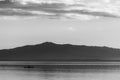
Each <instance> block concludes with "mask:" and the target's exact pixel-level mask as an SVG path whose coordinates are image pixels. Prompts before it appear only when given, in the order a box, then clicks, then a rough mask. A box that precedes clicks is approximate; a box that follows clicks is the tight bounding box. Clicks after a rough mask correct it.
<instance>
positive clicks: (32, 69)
mask: <svg viewBox="0 0 120 80" xmlns="http://www.w3.org/2000/svg"><path fill="white" fill-rule="evenodd" d="M0 80H120V65H119V64H118V65H117V63H116V65H97V64H96V65H90V64H89V65H80V64H79V65H30V66H28V65H1V66H0Z"/></svg>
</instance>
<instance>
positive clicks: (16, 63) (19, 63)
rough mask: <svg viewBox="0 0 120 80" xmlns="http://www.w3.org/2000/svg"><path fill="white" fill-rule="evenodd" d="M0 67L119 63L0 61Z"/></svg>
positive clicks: (105, 63)
mask: <svg viewBox="0 0 120 80" xmlns="http://www.w3.org/2000/svg"><path fill="white" fill-rule="evenodd" d="M0 65H6V66H7V65H16V66H17V65H38V66H39V65H119V66H120V61H119V62H115V61H113V62H112V61H111V62H110V61H109V62H108V61H101V62H100V61H88V62H87V61H80V62H72V61H71V62H68V61H61V62H60V61H59V62H58V61H0Z"/></svg>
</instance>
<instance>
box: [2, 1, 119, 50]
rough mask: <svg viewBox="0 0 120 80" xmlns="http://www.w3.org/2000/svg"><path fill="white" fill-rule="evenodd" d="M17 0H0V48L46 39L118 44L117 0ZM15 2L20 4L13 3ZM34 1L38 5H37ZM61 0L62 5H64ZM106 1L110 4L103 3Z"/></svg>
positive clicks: (94, 43) (93, 44) (63, 41)
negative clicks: (90, 0) (31, 0)
mask: <svg viewBox="0 0 120 80" xmlns="http://www.w3.org/2000/svg"><path fill="white" fill-rule="evenodd" d="M7 1H8V2H7ZM17 1H18V2H17ZM19 1H20V0H15V2H13V3H14V4H13V3H12V2H11V3H10V2H9V0H5V1H3V2H2V1H0V4H4V5H0V16H1V19H0V49H8V48H14V47H18V46H24V45H34V44H40V43H42V42H46V41H49V42H55V43H60V44H62V43H64V44H67V43H69V44H76V45H89V46H109V47H114V48H120V35H119V34H120V19H119V6H117V5H118V3H120V2H116V3H114V5H111V3H109V1H108V0H106V2H104V5H103V6H99V4H101V3H103V2H99V4H98V3H95V2H94V3H93V4H92V3H91V4H89V6H88V4H87V3H82V2H79V0H76V1H78V2H77V3H75V2H74V4H73V2H72V1H73V0H71V2H67V0H65V1H66V2H65V1H63V2H64V3H63V2H52V0H51V2H49V3H48V1H47V0H46V1H47V2H44V3H45V4H44V5H43V4H41V3H42V2H29V0H28V2H29V3H28V2H21V3H20V2H19ZM21 1H25V0H21ZM26 1H27V0H26ZM33 1H38V0H33ZM39 1H42V0H39ZM49 1H50V0H49ZM61 1H62V0H61ZM92 1H95V0H92ZM96 1H101V0H96ZM104 1H105V0H104ZM116 1H119V0H116ZM18 3H19V6H16V4H18ZM88 3H89V2H88ZM35 4H37V5H39V6H41V7H40V9H39V8H38V7H39V6H35ZM46 4H47V5H46ZM61 4H62V5H65V7H64V8H63V7H62V6H61ZM105 4H108V5H109V6H107V7H106V6H105ZM5 5H6V6H5ZM53 5H54V6H53ZM81 5H82V6H84V7H81ZM91 5H92V8H91ZM23 6H24V7H23ZM86 6H87V7H86ZM111 6H112V7H113V8H111ZM56 7H57V8H56ZM93 7H94V9H93ZM81 8H82V9H81ZM38 9H39V10H38ZM116 9H117V10H116ZM41 11H43V12H42V13H41Z"/></svg>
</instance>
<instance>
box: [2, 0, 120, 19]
mask: <svg viewBox="0 0 120 80" xmlns="http://www.w3.org/2000/svg"><path fill="white" fill-rule="evenodd" d="M118 4H120V2H119V1H118V0H116V2H114V3H111V0H103V1H102V0H100V1H99V0H98V2H84V0H1V1H0V17H7V16H11V17H25V18H29V17H36V18H37V17H42V16H45V17H48V18H56V19H60V18H66V19H80V20H91V19H98V18H102V17H108V18H119V17H120V6H119V5H118Z"/></svg>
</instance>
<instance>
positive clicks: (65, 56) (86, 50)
mask: <svg viewBox="0 0 120 80" xmlns="http://www.w3.org/2000/svg"><path fill="white" fill-rule="evenodd" d="M107 60H109V61H111V60H117V61H119V60H120V49H116V48H109V47H97V46H85V45H72V44H56V43H53V42H44V43H41V44H37V45H27V46H23V47H17V48H14V49H5V50H0V61H107Z"/></svg>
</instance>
